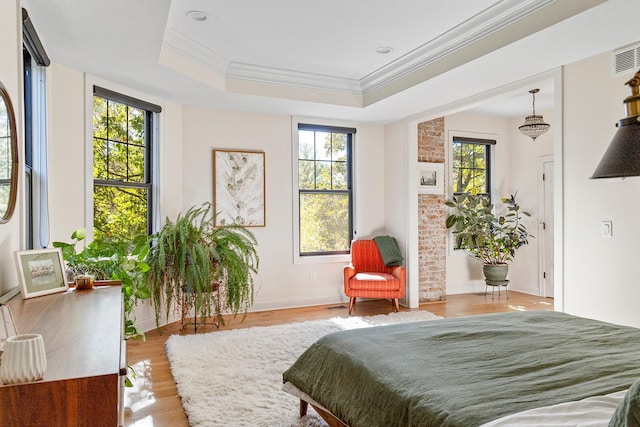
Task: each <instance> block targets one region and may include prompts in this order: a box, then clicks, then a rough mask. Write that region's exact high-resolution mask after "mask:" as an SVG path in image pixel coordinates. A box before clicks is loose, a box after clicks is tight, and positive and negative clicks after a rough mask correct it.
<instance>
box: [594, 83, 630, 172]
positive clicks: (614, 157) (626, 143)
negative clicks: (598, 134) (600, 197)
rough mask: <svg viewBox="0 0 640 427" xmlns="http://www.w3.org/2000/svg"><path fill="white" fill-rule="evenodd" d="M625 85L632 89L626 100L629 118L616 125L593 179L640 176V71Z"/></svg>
mask: <svg viewBox="0 0 640 427" xmlns="http://www.w3.org/2000/svg"><path fill="white" fill-rule="evenodd" d="M625 84H626V85H629V87H631V95H630V96H628V97H627V98H625V100H624V105H625V107H626V111H627V117H625V118H624V119H621V120H619V121H618V123H617V124H616V126H617V127H618V130H617V131H616V134H615V135H614V136H613V140H611V143H610V144H609V147H608V148H607V151H605V153H604V156H602V159H601V160H600V163H599V164H598V167H597V168H596V171H595V172H594V173H593V175H592V176H591V178H592V179H597V178H624V177H627V176H638V175H640V95H639V93H638V86H639V85H640V71H638V72H637V73H636V74H635V76H634V77H633V78H632V79H631V80H629V81H628V82H626V83H625Z"/></svg>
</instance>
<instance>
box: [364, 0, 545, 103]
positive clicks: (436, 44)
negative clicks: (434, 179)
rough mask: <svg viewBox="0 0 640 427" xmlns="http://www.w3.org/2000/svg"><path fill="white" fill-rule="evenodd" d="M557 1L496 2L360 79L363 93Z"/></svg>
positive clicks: (430, 62)
mask: <svg viewBox="0 0 640 427" xmlns="http://www.w3.org/2000/svg"><path fill="white" fill-rule="evenodd" d="M555 1H556V0H528V1H518V0H508V1H503V2H500V3H497V4H495V5H494V6H492V7H490V8H487V9H485V10H483V11H482V12H480V13H478V14H476V15H475V16H473V17H471V18H469V19H467V20H466V21H464V22H463V23H461V24H460V25H458V26H457V27H453V28H451V29H450V30H449V31H447V32H445V33H443V34H441V35H440V36H438V37H436V38H435V39H433V40H431V41H429V42H427V43H425V44H423V45H422V46H420V47H418V48H417V49H415V50H413V51H411V52H409V53H407V54H406V55H403V56H401V57H400V58H398V59H396V60H395V61H393V62H391V63H389V64H387V65H386V66H384V67H382V68H380V69H378V70H376V71H374V72H373V73H371V74H369V75H367V76H365V77H363V78H362V79H361V80H360V83H361V84H362V88H363V94H366V93H368V92H371V91H374V90H376V89H378V88H380V87H381V86H384V85H386V84H388V83H390V82H392V81H394V80H396V79H399V78H401V77H403V76H405V75H407V74H410V73H412V72H414V71H416V70H418V69H420V68H423V67H426V66H428V65H430V64H433V63H435V62H436V61H438V60H440V59H442V58H444V57H445V56H447V55H449V54H450V53H452V52H454V51H456V50H459V49H461V48H463V47H465V46H469V45H471V44H473V43H474V42H476V41H478V40H480V39H482V38H483V37H485V36H487V35H489V34H491V33H494V32H496V31H498V30H500V29H502V28H505V27H507V26H509V25H511V24H512V23H514V22H515V21H517V20H519V19H522V18H524V17H526V16H527V15H529V14H531V13H534V12H536V11H538V10H540V9H542V8H544V7H546V6H548V5H549V4H550V3H554V2H555Z"/></svg>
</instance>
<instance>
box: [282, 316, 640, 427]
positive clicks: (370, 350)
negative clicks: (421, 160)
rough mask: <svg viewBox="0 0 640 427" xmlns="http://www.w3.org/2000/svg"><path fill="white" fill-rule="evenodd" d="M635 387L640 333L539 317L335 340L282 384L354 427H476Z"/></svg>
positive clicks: (326, 341) (406, 328)
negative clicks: (288, 385) (501, 418)
mask: <svg viewBox="0 0 640 427" xmlns="http://www.w3.org/2000/svg"><path fill="white" fill-rule="evenodd" d="M638 378H640V329H636V328H631V327H624V326H617V325H612V324H608V323H603V322H598V321H595V320H589V319H584V318H580V317H575V316H571V315H567V314H563V313H557V312H544V311H539V312H537V311H532V312H512V313H502V314H491V315H483V316H472V317H466V318H453V319H443V320H433V321H428V322H417V323H406V324H400V325H390V326H380V327H375V328H367V329H358V330H350V331H342V332H336V333H333V334H329V335H327V336H325V337H323V338H321V339H320V340H318V341H317V342H316V343H314V344H313V345H312V346H311V347H310V348H309V349H308V350H307V351H306V352H305V353H304V354H302V355H301V356H300V358H299V359H298V360H297V361H296V362H295V363H294V364H293V365H292V366H291V367H290V368H289V369H288V370H287V371H286V372H285V373H284V375H283V379H284V381H289V382H291V383H292V384H293V385H295V386H296V387H298V388H299V389H300V390H302V391H303V392H305V393H307V394H308V395H309V396H310V397H311V398H313V399H315V400H316V401H318V402H320V403H321V404H322V405H324V406H325V407H326V408H327V409H329V410H330V411H331V412H332V413H333V414H335V415H336V416H338V417H339V418H340V419H342V420H343V421H345V422H347V423H348V424H349V425H350V426H352V427H374V426H384V427H391V426H402V427H409V426H421V427H426V426H460V427H472V426H478V425H481V424H483V423H485V422H488V421H491V420H493V419H497V418H500V417H502V416H504V415H508V414H511V413H516V412H520V411H523V410H527V409H532V408H536V407H541V406H546V405H551V404H556V403H561V402H567V401H573V400H579V399H583V398H586V397H590V396H596V395H603V394H607V393H612V392H615V391H619V390H623V389H625V388H628V387H629V386H630V385H631V384H632V383H633V382H634V381H635V380H636V379H638Z"/></svg>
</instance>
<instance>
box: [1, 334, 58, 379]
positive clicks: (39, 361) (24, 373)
mask: <svg viewBox="0 0 640 427" xmlns="http://www.w3.org/2000/svg"><path fill="white" fill-rule="evenodd" d="M46 369H47V356H46V354H45V351H44V341H43V339H42V335H39V334H24V335H15V336H13V337H9V338H7V340H6V341H5V343H4V352H3V353H2V360H1V361H0V381H2V382H3V383H4V384H16V383H24V382H30V381H37V380H39V379H41V378H42V376H43V375H44V371H45V370H46Z"/></svg>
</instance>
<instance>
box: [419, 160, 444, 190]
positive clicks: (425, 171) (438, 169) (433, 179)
mask: <svg viewBox="0 0 640 427" xmlns="http://www.w3.org/2000/svg"><path fill="white" fill-rule="evenodd" d="M418 193H422V194H444V163H427V162H418Z"/></svg>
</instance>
